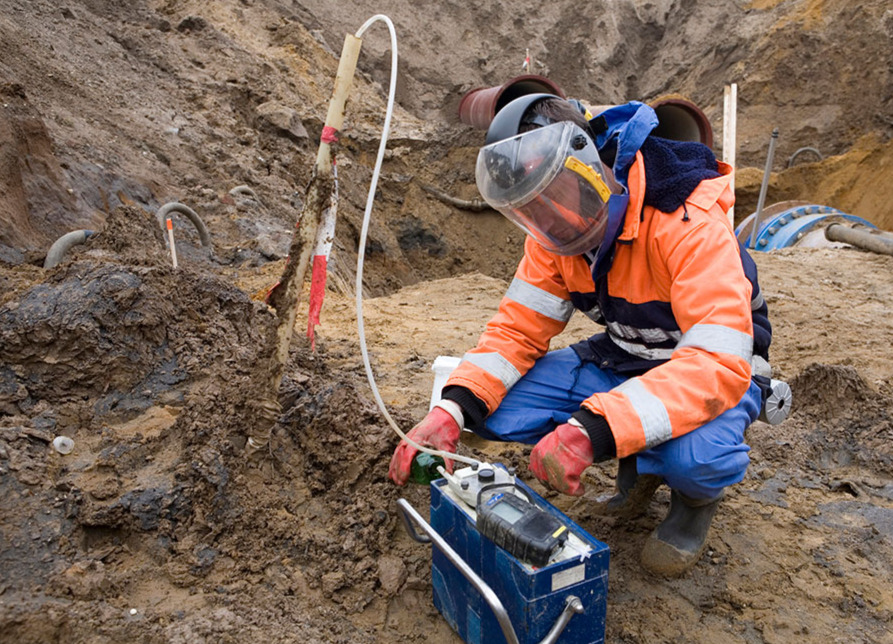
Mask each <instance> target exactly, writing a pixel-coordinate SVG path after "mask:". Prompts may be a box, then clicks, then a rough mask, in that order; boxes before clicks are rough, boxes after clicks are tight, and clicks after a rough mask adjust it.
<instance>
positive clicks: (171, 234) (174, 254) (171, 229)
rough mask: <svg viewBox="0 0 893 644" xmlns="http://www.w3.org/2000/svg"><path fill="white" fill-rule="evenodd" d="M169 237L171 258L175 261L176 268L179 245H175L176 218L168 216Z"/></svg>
mask: <svg viewBox="0 0 893 644" xmlns="http://www.w3.org/2000/svg"><path fill="white" fill-rule="evenodd" d="M166 223H167V239H168V241H169V242H170V246H171V259H172V260H173V262H174V268H175V269H176V268H177V247H176V245H174V220H173V219H171V218H170V217H168V218H167V222H166Z"/></svg>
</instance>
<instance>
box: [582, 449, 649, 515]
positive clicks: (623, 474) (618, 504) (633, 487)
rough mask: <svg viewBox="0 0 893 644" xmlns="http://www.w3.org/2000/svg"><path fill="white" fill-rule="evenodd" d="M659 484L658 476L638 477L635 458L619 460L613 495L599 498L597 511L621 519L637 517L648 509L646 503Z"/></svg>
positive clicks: (629, 457) (644, 475) (646, 475)
mask: <svg viewBox="0 0 893 644" xmlns="http://www.w3.org/2000/svg"><path fill="white" fill-rule="evenodd" d="M660 484H661V478H660V477H659V476H655V475H654V474H643V475H641V476H640V475H639V471H638V469H637V467H636V457H635V456H627V457H626V458H621V459H620V461H619V462H618V464H617V479H616V483H615V493H614V495H613V496H610V497H601V498H599V499H598V500H597V501H598V502H597V510H598V511H599V512H601V513H603V514H610V515H612V516H617V517H620V518H621V519H634V518H636V517H639V516H641V515H643V514H644V513H645V510H647V509H648V502H649V501H651V497H652V496H654V492H655V491H656V490H657V488H658V487H660Z"/></svg>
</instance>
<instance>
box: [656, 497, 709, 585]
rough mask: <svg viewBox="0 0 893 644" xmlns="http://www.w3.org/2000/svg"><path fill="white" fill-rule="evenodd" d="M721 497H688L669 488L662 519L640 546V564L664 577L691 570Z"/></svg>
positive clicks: (701, 550)
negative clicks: (668, 497)
mask: <svg viewBox="0 0 893 644" xmlns="http://www.w3.org/2000/svg"><path fill="white" fill-rule="evenodd" d="M722 496H723V495H722V494H721V493H720V494H719V495H718V496H716V497H714V498H712V499H691V498H689V497H687V496H685V495H684V494H682V493H681V492H678V491H676V490H672V491H671V493H670V510H669V511H668V512H667V516H666V518H665V519H664V520H663V521H662V522H661V524H660V525H659V526H657V528H656V529H655V530H654V532H652V533H651V536H650V537H648V541H646V542H645V547H644V548H643V549H642V566H644V567H645V568H646V569H647V570H650V571H651V572H653V573H655V574H658V575H663V576H665V577H678V576H679V575H681V574H682V573H684V572H686V571H688V570H689V569H691V567H692V566H694V565H695V564H696V563H697V562H698V560H699V559H700V558H701V555H702V554H704V550H705V549H706V548H707V533H708V532H709V531H710V523H711V522H712V521H713V515H715V514H716V508H717V507H719V502H720V500H721V499H722Z"/></svg>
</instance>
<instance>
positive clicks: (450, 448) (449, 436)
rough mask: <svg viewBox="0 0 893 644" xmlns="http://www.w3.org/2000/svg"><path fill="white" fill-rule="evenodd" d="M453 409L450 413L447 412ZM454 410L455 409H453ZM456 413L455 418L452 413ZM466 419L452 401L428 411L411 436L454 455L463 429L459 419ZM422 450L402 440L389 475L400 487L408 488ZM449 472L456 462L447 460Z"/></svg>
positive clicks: (395, 453) (417, 440) (442, 402)
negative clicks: (411, 469) (415, 462)
mask: <svg viewBox="0 0 893 644" xmlns="http://www.w3.org/2000/svg"><path fill="white" fill-rule="evenodd" d="M446 408H449V409H450V411H447V410H446ZM453 408H454V409H453ZM452 411H455V415H454V414H453V413H451V412H452ZM457 418H458V419H460V420H461V418H462V409H461V408H460V407H459V405H458V404H457V403H455V402H453V401H451V400H444V401H441V402H439V403H438V406H436V407H434V409H432V410H431V411H429V412H428V415H427V416H425V417H424V418H423V419H422V422H420V423H419V424H418V425H416V426H415V427H413V428H412V429H411V430H409V433H408V434H407V436H408V437H409V438H411V439H412V440H414V441H415V442H416V443H418V444H419V445H421V446H423V447H433V448H434V449H439V450H443V451H445V452H454V453H455V451H456V447H457V446H458V445H459V434H460V433H461V431H462V428H461V427H460V426H459V420H457ZM417 453H418V450H417V449H416V448H415V447H412V446H411V445H410V444H409V443H407V442H406V441H400V444H399V445H398V446H397V449H396V450H394V455H393V456H392V457H391V466H390V467H389V468H388V476H389V477H390V478H391V480H392V481H393V482H394V483H396V484H397V485H405V484H406V481H408V480H409V469H410V468H411V467H412V459H414V458H415V455H416V454H417ZM443 460H444V465H445V466H446V470H447V471H448V472H450V473H452V471H453V461H451V460H449V459H446V458H445V459H443Z"/></svg>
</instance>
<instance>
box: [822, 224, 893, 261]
mask: <svg viewBox="0 0 893 644" xmlns="http://www.w3.org/2000/svg"><path fill="white" fill-rule="evenodd" d="M825 239H828V240H829V241H836V242H843V243H845V244H851V245H852V246H856V247H857V248H862V249H864V250H870V251H872V252H875V253H881V254H883V255H893V239H891V238H889V237H887V236H882V235H873V234H871V233H870V232H868V231H867V230H858V229H856V228H850V227H849V226H845V225H843V224H831V225H830V226H828V227H827V228H825Z"/></svg>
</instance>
